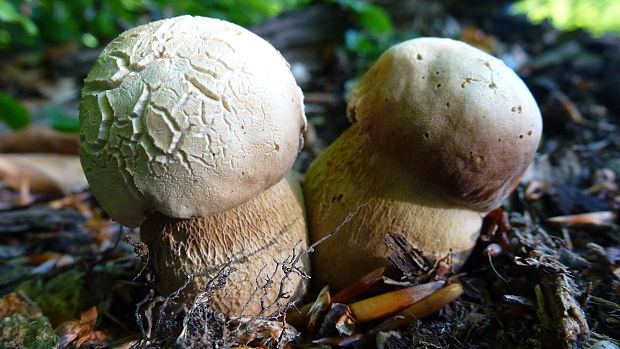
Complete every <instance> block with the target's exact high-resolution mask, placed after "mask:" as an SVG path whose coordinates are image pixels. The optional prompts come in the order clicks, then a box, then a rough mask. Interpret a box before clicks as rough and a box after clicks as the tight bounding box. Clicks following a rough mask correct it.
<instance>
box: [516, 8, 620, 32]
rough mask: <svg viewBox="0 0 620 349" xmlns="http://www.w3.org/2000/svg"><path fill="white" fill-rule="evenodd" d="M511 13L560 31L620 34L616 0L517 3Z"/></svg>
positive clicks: (618, 9)
mask: <svg viewBox="0 0 620 349" xmlns="http://www.w3.org/2000/svg"><path fill="white" fill-rule="evenodd" d="M512 10H513V11H514V12H516V13H522V14H526V15H527V17H528V18H529V19H530V20H531V21H532V22H534V23H540V22H542V21H544V20H550V21H551V23H552V24H553V25H554V26H556V27H557V28H559V29H561V30H576V29H584V30H587V31H589V32H591V33H592V34H594V35H603V34H610V33H615V34H620V1H618V0H520V1H518V2H517V3H516V4H514V5H513V7H512Z"/></svg>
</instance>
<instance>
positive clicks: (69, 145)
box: [0, 125, 80, 155]
mask: <svg viewBox="0 0 620 349" xmlns="http://www.w3.org/2000/svg"><path fill="white" fill-rule="evenodd" d="M79 146H80V135H79V134H77V133H68V132H60V131H56V130H54V129H51V128H47V127H39V126H34V125H30V126H28V127H26V128H24V129H22V130H19V131H14V132H9V133H6V134H4V135H2V137H0V153H57V154H68V155H77V153H78V148H79Z"/></svg>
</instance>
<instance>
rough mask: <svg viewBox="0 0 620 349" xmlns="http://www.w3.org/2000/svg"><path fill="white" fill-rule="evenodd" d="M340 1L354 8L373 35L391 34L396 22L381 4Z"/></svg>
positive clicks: (359, 0) (353, 0) (362, 23)
mask: <svg viewBox="0 0 620 349" xmlns="http://www.w3.org/2000/svg"><path fill="white" fill-rule="evenodd" d="M339 3H340V4H341V5H343V6H345V7H346V8H348V9H350V10H352V11H353V12H354V13H355V14H356V15H357V18H358V20H359V22H360V24H361V25H362V26H363V27H364V29H366V30H368V31H369V32H370V33H371V34H373V35H390V34H392V33H393V32H394V24H392V19H391V18H390V15H389V14H388V13H387V12H386V11H385V10H384V9H383V8H381V7H380V6H378V5H375V4H373V3H370V2H368V1H362V0H339Z"/></svg>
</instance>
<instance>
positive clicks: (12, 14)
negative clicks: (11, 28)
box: [0, 0, 39, 35]
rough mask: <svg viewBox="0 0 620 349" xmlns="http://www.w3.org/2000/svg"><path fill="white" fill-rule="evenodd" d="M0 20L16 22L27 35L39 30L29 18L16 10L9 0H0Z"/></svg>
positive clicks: (36, 32) (34, 33)
mask: <svg viewBox="0 0 620 349" xmlns="http://www.w3.org/2000/svg"><path fill="white" fill-rule="evenodd" d="M0 22H6V23H13V24H18V25H20V26H21V27H22V29H23V30H24V31H25V32H26V34H28V35H36V34H38V32H39V30H38V29H37V26H36V25H35V24H34V23H33V22H32V21H31V20H30V18H28V17H27V16H24V15H22V14H20V13H19V12H17V10H15V7H14V6H13V4H12V3H10V2H9V0H0Z"/></svg>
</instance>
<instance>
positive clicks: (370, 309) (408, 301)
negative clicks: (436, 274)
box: [349, 281, 444, 323]
mask: <svg viewBox="0 0 620 349" xmlns="http://www.w3.org/2000/svg"><path fill="white" fill-rule="evenodd" d="M443 285H444V282H443V281H435V282H430V283H427V284H422V285H417V286H413V287H408V288H404V289H402V290H397V291H392V292H387V293H384V294H380V295H378V296H375V297H371V298H366V299H364V300H361V301H359V302H355V303H353V304H351V305H349V309H351V313H352V314H353V318H354V319H355V320H356V321H357V322H358V323H363V322H368V321H372V320H376V319H380V318H382V317H384V316H388V315H391V314H394V313H396V312H398V311H400V310H403V309H405V308H407V307H408V306H410V305H412V304H414V303H416V302H419V301H420V300H422V299H424V298H426V297H428V296H429V295H431V294H432V293H433V292H435V291H437V290H439V289H440V288H441V287H442V286H443Z"/></svg>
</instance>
